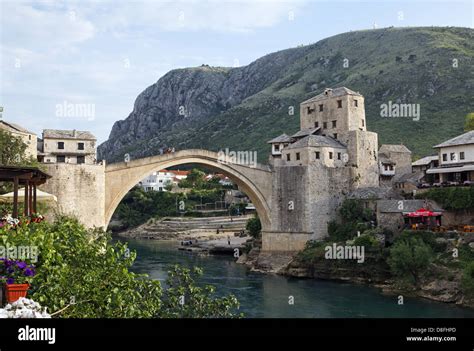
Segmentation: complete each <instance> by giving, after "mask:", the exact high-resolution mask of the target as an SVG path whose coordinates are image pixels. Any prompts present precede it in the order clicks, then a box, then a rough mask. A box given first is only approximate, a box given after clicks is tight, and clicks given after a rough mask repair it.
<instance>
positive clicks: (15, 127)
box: [0, 120, 36, 135]
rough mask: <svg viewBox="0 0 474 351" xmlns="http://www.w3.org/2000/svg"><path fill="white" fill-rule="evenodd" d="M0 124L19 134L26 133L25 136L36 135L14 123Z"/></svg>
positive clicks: (3, 122) (5, 122) (1, 121)
mask: <svg viewBox="0 0 474 351" xmlns="http://www.w3.org/2000/svg"><path fill="white" fill-rule="evenodd" d="M0 123H2V124H4V125H6V126H7V127H9V128H11V129H13V130H15V131H17V132H21V133H26V134H34V135H36V133H33V132H30V131H29V130H27V129H25V128H23V127H22V126H20V125H18V124H16V123H12V122H7V121H5V120H0Z"/></svg>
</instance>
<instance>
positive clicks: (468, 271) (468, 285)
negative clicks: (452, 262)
mask: <svg viewBox="0 0 474 351" xmlns="http://www.w3.org/2000/svg"><path fill="white" fill-rule="evenodd" d="M461 287H462V289H463V291H464V293H465V294H467V295H469V296H472V297H474V262H470V263H469V264H468V265H467V266H466V267H465V268H464V270H463V274H462V278H461Z"/></svg>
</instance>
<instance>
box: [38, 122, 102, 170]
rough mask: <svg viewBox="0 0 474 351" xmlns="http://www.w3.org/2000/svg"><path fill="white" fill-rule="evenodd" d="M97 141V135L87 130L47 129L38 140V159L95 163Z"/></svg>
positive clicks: (47, 161) (42, 160)
mask: <svg viewBox="0 0 474 351" xmlns="http://www.w3.org/2000/svg"><path fill="white" fill-rule="evenodd" d="M96 141H97V139H96V137H95V136H94V135H92V133H90V132H87V131H79V130H57V129H45V130H43V137H42V139H41V140H40V141H39V142H38V161H39V162H42V163H71V164H88V165H92V164H95V163H96V162H97V159H96V155H97V152H96Z"/></svg>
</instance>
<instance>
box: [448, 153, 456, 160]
mask: <svg viewBox="0 0 474 351" xmlns="http://www.w3.org/2000/svg"><path fill="white" fill-rule="evenodd" d="M449 156H450V160H451V161H456V154H455V153H454V152H451V154H450V155H449Z"/></svg>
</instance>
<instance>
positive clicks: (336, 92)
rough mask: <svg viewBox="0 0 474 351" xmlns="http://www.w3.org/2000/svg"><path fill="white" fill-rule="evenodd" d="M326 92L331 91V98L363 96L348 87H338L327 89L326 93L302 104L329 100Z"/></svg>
mask: <svg viewBox="0 0 474 351" xmlns="http://www.w3.org/2000/svg"><path fill="white" fill-rule="evenodd" d="M326 91H331V94H330V95H329V97H334V96H344V95H355V96H362V95H361V94H359V93H356V92H355V91H353V90H351V89H348V88H346V87H338V88H334V89H330V88H326V89H324V92H322V93H321V94H319V95H316V96H313V97H312V98H310V99H308V100H305V101H303V102H302V104H306V103H308V102H314V101H319V100H325V99H327V98H328V96H327V95H326Z"/></svg>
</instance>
